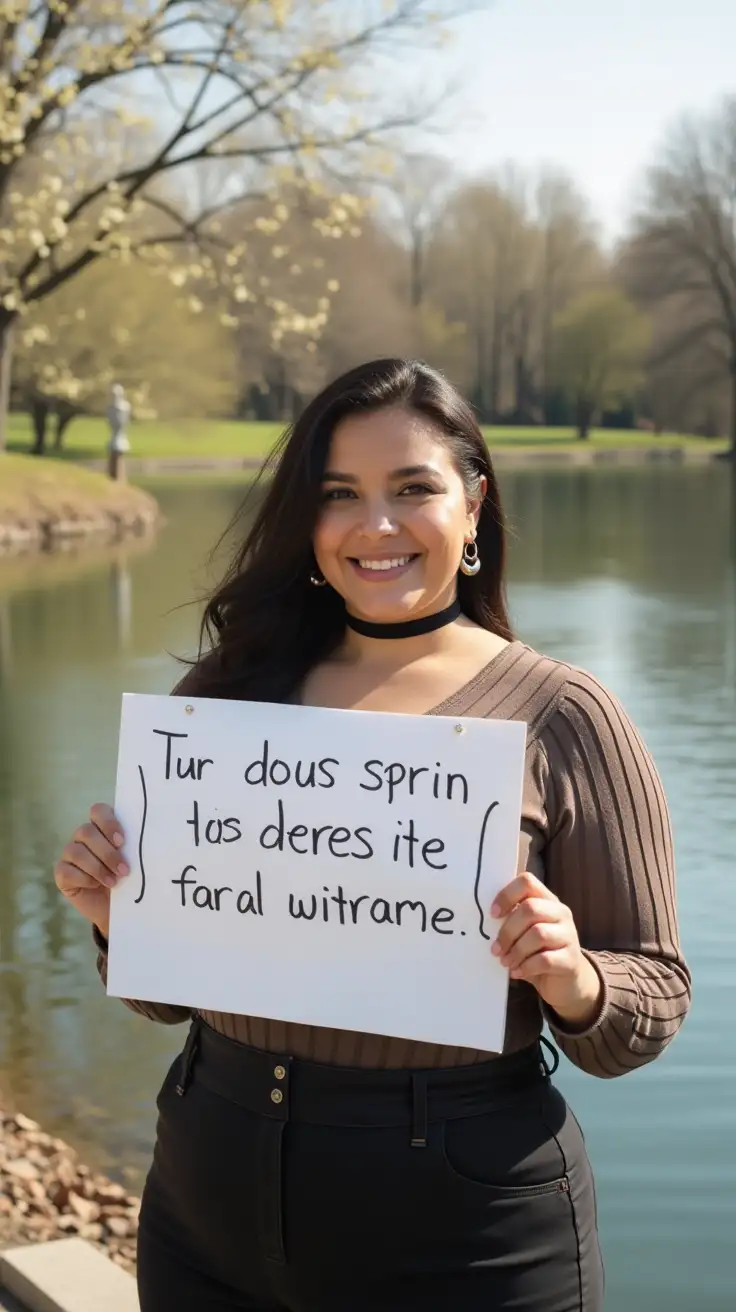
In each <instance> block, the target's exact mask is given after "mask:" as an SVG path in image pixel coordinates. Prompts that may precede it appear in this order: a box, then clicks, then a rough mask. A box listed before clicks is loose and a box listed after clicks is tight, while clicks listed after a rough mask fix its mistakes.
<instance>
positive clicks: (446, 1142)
mask: <svg viewBox="0 0 736 1312" xmlns="http://www.w3.org/2000/svg"><path fill="white" fill-rule="evenodd" d="M563 1107H564V1103H563ZM565 1110H566V1109H565ZM552 1115H554V1116H556V1119H557V1121H560V1120H561V1119H562V1118H561V1114H560V1111H559V1109H558V1107H557V1105H556V1104H553V1103H551V1101H550V1092H549V1090H548V1089H547V1088H546V1087H545V1088H542V1089H537V1090H535V1091H534V1092H533V1093H532V1094H528V1095H525V1096H523V1097H521V1098H519V1099H518V1100H517V1101H516V1102H514V1104H513V1105H511V1106H506V1107H504V1109H503V1111H502V1112H501V1113H500V1114H499V1113H498V1112H496V1111H494V1112H490V1113H487V1114H484V1115H481V1116H466V1117H463V1118H462V1119H458V1120H447V1121H445V1122H444V1123H443V1124H442V1127H441V1132H440V1151H441V1154H442V1158H443V1163H444V1167H445V1170H446V1172H447V1174H448V1176H449V1177H451V1178H452V1179H453V1180H455V1181H456V1182H457V1183H461V1184H465V1185H467V1186H469V1187H471V1188H472V1187H475V1188H478V1189H486V1190H488V1191H490V1192H495V1193H496V1194H497V1195H498V1196H499V1198H501V1197H508V1198H513V1197H517V1198H523V1197H529V1198H534V1197H537V1196H541V1195H544V1194H547V1193H549V1194H554V1193H560V1194H562V1193H565V1192H566V1191H567V1188H568V1162H567V1160H566V1154H565V1153H564V1151H563V1150H562V1149H561V1146H560V1142H559V1139H558V1136H557V1133H556V1130H555V1127H554V1124H553V1123H551V1120H550V1117H551V1116H552Z"/></svg>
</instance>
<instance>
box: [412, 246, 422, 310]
mask: <svg viewBox="0 0 736 1312" xmlns="http://www.w3.org/2000/svg"><path fill="white" fill-rule="evenodd" d="M410 281H411V285H410V288H409V299H410V302H411V307H412V309H413V310H417V309H418V308H419V306H420V305H421V303H422V301H423V299H424V243H423V241H422V234H421V233H420V232H416V233H414V234H413V236H412V246H411V280H410Z"/></svg>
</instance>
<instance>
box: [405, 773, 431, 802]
mask: <svg viewBox="0 0 736 1312" xmlns="http://www.w3.org/2000/svg"><path fill="white" fill-rule="evenodd" d="M420 774H429V767H428V766H426V765H411V766H409V793H410V795H411V796H412V797H413V796H414V780H415V779H416V777H417V775H420Z"/></svg>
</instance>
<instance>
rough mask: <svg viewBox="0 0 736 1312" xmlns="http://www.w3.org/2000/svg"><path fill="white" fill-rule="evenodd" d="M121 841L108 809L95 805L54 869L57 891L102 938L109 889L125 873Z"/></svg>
mask: <svg viewBox="0 0 736 1312" xmlns="http://www.w3.org/2000/svg"><path fill="white" fill-rule="evenodd" d="M124 842H125V835H124V834H123V828H122V825H121V824H120V823H119V821H118V819H117V817H116V815H115V812H114V811H113V809H112V807H111V806H107V805H106V804H105V803H104V802H96V803H95V805H94V806H93V807H92V808H91V810H90V813H89V823H88V824H86V825H81V826H80V828H79V829H77V830H76V832H75V833H74V836H73V837H72V840H71V842H70V843H67V845H66V847H65V848H64V851H63V852H62V854H61V857H60V859H59V860H58V861H57V862H56V865H55V866H54V879H55V881H56V886H57V888H58V889H59V891H60V892H61V893H63V894H64V897H65V898H68V899H69V901H70V902H71V903H72V904H73V905H74V906H75V907H76V908H77V911H79V912H80V914H81V915H83V916H84V917H85V919H87V920H89V921H91V923H92V924H93V925H96V926H97V928H98V929H99V931H100V933H101V934H103V935H104V937H105V938H107V937H108V935H109V931H110V889H111V888H114V887H115V885H116V884H117V882H118V880H119V879H120V878H121V877H122V876H123V875H127V874H128V873H129V866H128V864H127V862H126V861H124V860H123V858H122V856H121V854H120V849H121V848H122V846H123V844H124Z"/></svg>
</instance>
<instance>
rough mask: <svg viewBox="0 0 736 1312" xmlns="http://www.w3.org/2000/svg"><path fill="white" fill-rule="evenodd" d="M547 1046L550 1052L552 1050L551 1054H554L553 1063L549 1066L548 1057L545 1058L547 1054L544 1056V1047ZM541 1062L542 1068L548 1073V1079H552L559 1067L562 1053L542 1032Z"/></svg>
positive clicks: (540, 1045) (540, 1043) (540, 1038)
mask: <svg viewBox="0 0 736 1312" xmlns="http://www.w3.org/2000/svg"><path fill="white" fill-rule="evenodd" d="M545 1048H546V1049H547V1051H548V1052H551V1054H552V1065H551V1066H548V1065H547V1062H546V1059H545V1056H544V1049H545ZM539 1063H540V1065H541V1067H542V1070H543V1071H544V1074H545V1075H546V1077H547V1079H548V1080H551V1079H552V1076H553V1075H554V1073H555V1071H556V1070H557V1067H558V1066H559V1064H560V1054H559V1052H558V1051H557V1049H556V1048H555V1047H554V1046H553V1044H551V1043H550V1042H549V1041H548V1040H547V1039H545V1037H544V1035H543V1034H540V1036H539Z"/></svg>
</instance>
